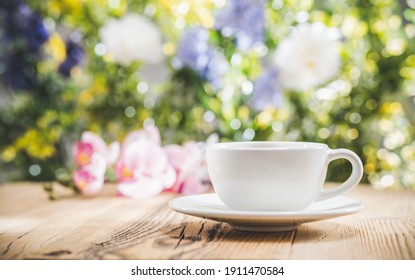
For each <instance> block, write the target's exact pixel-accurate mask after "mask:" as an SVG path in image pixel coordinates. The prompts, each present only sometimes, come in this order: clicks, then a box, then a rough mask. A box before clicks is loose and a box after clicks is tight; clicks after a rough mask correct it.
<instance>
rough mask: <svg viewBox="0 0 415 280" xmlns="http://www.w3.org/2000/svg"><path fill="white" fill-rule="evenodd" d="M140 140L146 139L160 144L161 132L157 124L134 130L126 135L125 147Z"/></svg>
mask: <svg viewBox="0 0 415 280" xmlns="http://www.w3.org/2000/svg"><path fill="white" fill-rule="evenodd" d="M138 140H146V141H149V142H153V143H155V144H157V145H160V132H159V130H158V128H157V127H156V126H146V127H144V128H143V129H141V130H136V131H132V132H130V133H128V135H127V136H126V137H125V139H124V142H123V148H124V147H127V146H128V145H129V144H130V143H132V142H135V141H138Z"/></svg>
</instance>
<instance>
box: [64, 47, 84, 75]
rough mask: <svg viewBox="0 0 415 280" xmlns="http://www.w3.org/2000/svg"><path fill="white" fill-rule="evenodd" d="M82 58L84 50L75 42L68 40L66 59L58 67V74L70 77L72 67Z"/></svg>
mask: <svg viewBox="0 0 415 280" xmlns="http://www.w3.org/2000/svg"><path fill="white" fill-rule="evenodd" d="M83 57H84V49H83V48H82V47H81V46H80V45H79V44H78V43H77V42H75V41H73V40H71V39H68V41H67V42H66V57H65V60H64V61H63V62H62V63H61V65H60V66H59V73H61V74H62V75H64V76H70V74H71V70H72V68H73V67H75V66H76V65H78V64H79V63H80V62H81V60H82V58H83Z"/></svg>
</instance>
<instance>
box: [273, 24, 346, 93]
mask: <svg viewBox="0 0 415 280" xmlns="http://www.w3.org/2000/svg"><path fill="white" fill-rule="evenodd" d="M275 60H276V64H277V66H278V70H279V75H280V80H281V83H282V85H283V87H285V88H287V89H293V90H300V91H301V90H307V89H309V88H311V87H314V86H317V85H319V84H322V83H325V82H327V81H328V80H330V79H331V78H333V77H334V76H336V75H337V73H338V71H339V69H340V56H339V53H338V51H337V49H336V46H335V41H333V40H332V39H330V37H329V34H328V29H327V27H326V26H325V25H323V24H322V23H314V24H302V25H299V26H297V27H296V28H295V31H294V32H293V33H292V34H291V35H290V36H289V37H288V38H286V39H285V40H283V41H282V42H281V43H280V45H279V46H278V49H277V51H276V53H275Z"/></svg>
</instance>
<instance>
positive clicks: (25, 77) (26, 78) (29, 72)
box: [2, 53, 35, 89]
mask: <svg viewBox="0 0 415 280" xmlns="http://www.w3.org/2000/svg"><path fill="white" fill-rule="evenodd" d="M2 78H3V79H4V81H5V82H6V83H7V84H8V85H9V86H11V87H13V88H16V89H29V88H30V87H32V86H33V85H34V82H35V73H34V72H33V69H32V68H31V67H30V66H29V65H28V63H27V61H26V60H25V59H24V56H23V55H22V54H19V53H11V54H9V55H7V57H6V58H5V69H4V73H3V75H2Z"/></svg>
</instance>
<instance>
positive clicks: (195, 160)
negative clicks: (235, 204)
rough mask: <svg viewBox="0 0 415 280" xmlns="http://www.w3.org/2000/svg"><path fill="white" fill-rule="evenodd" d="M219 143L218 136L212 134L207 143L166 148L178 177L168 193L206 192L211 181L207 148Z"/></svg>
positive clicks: (193, 143)
mask: <svg viewBox="0 0 415 280" xmlns="http://www.w3.org/2000/svg"><path fill="white" fill-rule="evenodd" d="M217 142H218V136H217V134H212V135H211V136H209V137H208V139H207V140H206V142H205V143H204V142H199V143H196V142H194V141H188V142H186V143H184V144H183V145H182V146H179V145H167V146H165V147H164V151H165V152H166V154H167V157H168V159H169V162H170V163H171V165H172V166H173V167H174V170H175V171H176V175H177V179H176V182H175V184H174V185H173V186H172V187H171V188H169V189H167V191H171V192H176V193H183V194H197V193H201V192H203V191H205V190H206V187H207V183H208V182H209V181H210V179H209V173H208V169H207V162H206V146H207V145H210V144H214V143H217Z"/></svg>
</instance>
